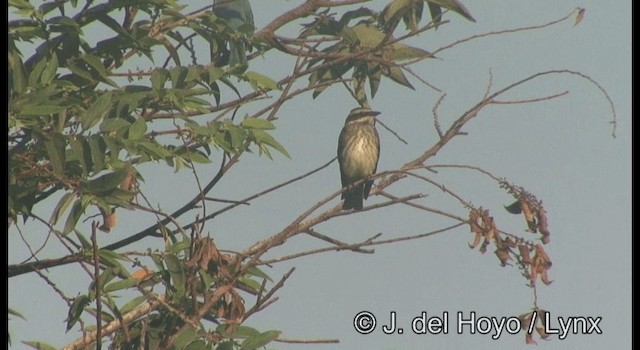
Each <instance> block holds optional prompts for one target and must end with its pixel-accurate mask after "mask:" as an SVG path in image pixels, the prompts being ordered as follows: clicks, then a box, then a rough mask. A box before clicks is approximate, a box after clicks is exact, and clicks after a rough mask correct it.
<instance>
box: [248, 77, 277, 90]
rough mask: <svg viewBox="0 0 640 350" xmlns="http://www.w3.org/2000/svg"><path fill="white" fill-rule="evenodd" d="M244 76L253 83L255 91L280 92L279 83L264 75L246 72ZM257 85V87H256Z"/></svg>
mask: <svg viewBox="0 0 640 350" xmlns="http://www.w3.org/2000/svg"><path fill="white" fill-rule="evenodd" d="M244 76H245V78H246V79H247V80H249V82H250V83H251V85H252V87H253V89H254V90H255V91H260V90H265V91H270V90H278V83H276V82H275V81H274V80H273V79H271V78H269V77H268V76H266V75H262V74H260V73H256V72H246V73H244ZM254 85H255V86H254Z"/></svg>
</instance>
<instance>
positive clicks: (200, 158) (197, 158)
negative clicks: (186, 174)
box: [185, 150, 211, 164]
mask: <svg viewBox="0 0 640 350" xmlns="http://www.w3.org/2000/svg"><path fill="white" fill-rule="evenodd" d="M185 159H187V160H191V161H192V162H194V163H199V164H209V163H211V160H209V158H207V156H205V155H204V154H202V153H201V152H199V151H197V150H191V151H189V153H188V154H185Z"/></svg>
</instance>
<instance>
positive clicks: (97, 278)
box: [91, 221, 102, 350]
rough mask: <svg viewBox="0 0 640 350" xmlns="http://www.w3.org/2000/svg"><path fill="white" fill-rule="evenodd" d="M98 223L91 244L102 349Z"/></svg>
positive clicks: (98, 341)
mask: <svg viewBox="0 0 640 350" xmlns="http://www.w3.org/2000/svg"><path fill="white" fill-rule="evenodd" d="M97 226H98V225H97V224H96V222H95V221H93V222H91V245H92V248H93V285H94V287H95V290H94V291H95V294H96V350H101V349H102V299H101V298H102V296H101V295H100V290H101V289H102V286H101V285H100V260H99V259H98V239H97V238H96V231H97Z"/></svg>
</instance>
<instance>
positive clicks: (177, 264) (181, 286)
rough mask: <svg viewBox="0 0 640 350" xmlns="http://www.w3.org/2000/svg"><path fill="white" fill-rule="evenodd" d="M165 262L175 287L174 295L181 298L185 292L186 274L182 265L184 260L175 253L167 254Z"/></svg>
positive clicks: (178, 298)
mask: <svg viewBox="0 0 640 350" xmlns="http://www.w3.org/2000/svg"><path fill="white" fill-rule="evenodd" d="M164 262H165V264H166V265H167V270H168V271H169V275H170V276H171V285H172V286H173V288H175V294H174V297H175V298H176V299H177V300H180V299H181V298H182V297H183V296H184V293H185V282H186V276H185V272H184V269H183V267H182V262H181V261H180V259H178V257H176V256H175V255H173V254H165V255H164Z"/></svg>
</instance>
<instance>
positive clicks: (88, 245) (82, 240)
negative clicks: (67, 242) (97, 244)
mask: <svg viewBox="0 0 640 350" xmlns="http://www.w3.org/2000/svg"><path fill="white" fill-rule="evenodd" d="M73 232H74V233H75V234H76V237H78V240H79V241H80V244H82V248H83V249H85V250H89V249H91V247H92V244H91V242H89V240H88V239H87V237H85V236H84V235H83V234H82V233H81V232H80V231H78V230H73Z"/></svg>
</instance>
